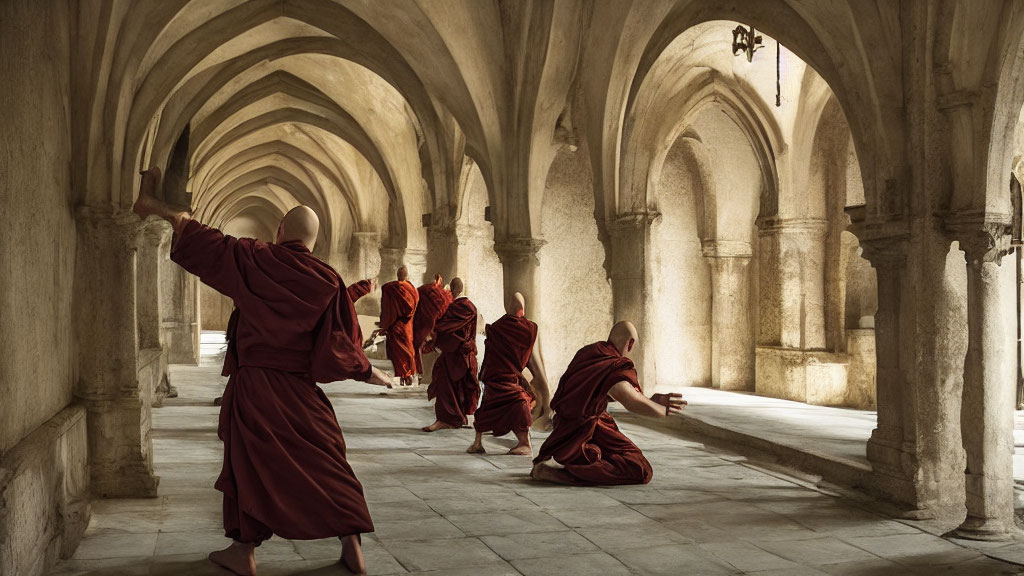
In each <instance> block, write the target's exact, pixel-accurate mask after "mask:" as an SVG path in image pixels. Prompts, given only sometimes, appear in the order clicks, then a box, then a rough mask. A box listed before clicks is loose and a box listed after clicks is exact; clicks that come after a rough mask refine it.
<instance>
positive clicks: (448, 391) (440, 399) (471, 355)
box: [427, 297, 480, 426]
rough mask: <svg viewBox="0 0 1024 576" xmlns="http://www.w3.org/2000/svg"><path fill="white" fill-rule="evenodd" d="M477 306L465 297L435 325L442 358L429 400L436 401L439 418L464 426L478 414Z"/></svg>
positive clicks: (438, 358)
mask: <svg viewBox="0 0 1024 576" xmlns="http://www.w3.org/2000/svg"><path fill="white" fill-rule="evenodd" d="M476 316H477V314H476V306H474V305H473V303H472V302H470V301H469V298H466V297H462V298H459V299H457V300H455V301H454V302H452V304H451V306H449V307H448V310H446V311H445V313H444V316H441V318H439V319H438V321H437V324H436V325H435V326H434V331H435V332H436V333H437V337H436V338H435V340H434V344H435V346H437V349H438V350H440V351H441V355H440V356H438V357H437V361H436V362H434V370H433V372H431V380H430V386H429V387H427V399H428V400H434V399H436V401H435V402H434V414H436V415H437V419H438V420H439V421H441V422H444V423H445V424H449V425H451V426H462V425H463V424H465V423H466V421H467V420H466V416H468V415H470V414H472V413H473V412H474V411H476V404H477V400H478V399H479V397H480V382H479V380H477V377H476V371H477V369H476Z"/></svg>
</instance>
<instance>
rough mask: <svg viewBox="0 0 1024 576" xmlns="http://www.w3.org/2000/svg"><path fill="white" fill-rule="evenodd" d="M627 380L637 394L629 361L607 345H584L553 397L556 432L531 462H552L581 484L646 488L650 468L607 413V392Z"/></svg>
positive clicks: (604, 343) (602, 343) (567, 369)
mask: <svg viewBox="0 0 1024 576" xmlns="http://www.w3.org/2000/svg"><path fill="white" fill-rule="evenodd" d="M622 381H626V382H629V383H630V384H632V385H633V387H634V388H636V389H637V390H640V384H639V381H638V380H637V375H636V368H635V367H634V366H633V361H632V360H630V359H629V358H626V357H624V356H622V355H621V354H619V351H618V350H616V349H615V347H614V346H612V345H611V344H610V343H608V342H595V343H593V344H590V345H587V346H584V347H583V348H580V350H579V351H578V352H576V356H575V357H574V358H573V359H572V362H570V363H569V366H568V367H567V368H566V369H565V374H563V375H562V379H561V380H559V382H558V390H556V391H555V397H554V398H552V399H551V407H552V408H553V409H554V411H555V417H554V420H553V423H554V430H552V431H551V435H550V436H548V438H547V440H545V441H544V444H543V445H542V446H541V447H540V452H539V453H538V454H537V457H536V458H534V459H533V461H534V463H540V462H544V461H545V460H548V459H549V458H553V459H554V460H555V462H557V463H559V464H562V465H563V466H565V471H566V472H568V473H569V475H570V476H572V477H573V478H575V479H576V481H577V482H579V483H580V484H585V485H592V486H614V485H619V484H646V483H648V482H650V481H651V476H652V475H653V471H652V470H651V464H650V463H649V462H648V461H647V459H646V458H644V455H643V453H642V452H641V451H640V449H639V448H637V447H636V445H635V444H633V443H632V442H631V441H630V440H629V438H626V436H625V435H624V434H623V433H622V432H620V431H619V427H618V426H616V424H615V419H614V418H612V416H611V414H609V413H608V402H609V400H610V398H609V396H608V392H609V391H610V390H611V389H612V387H613V386H615V384H617V383H618V382H622Z"/></svg>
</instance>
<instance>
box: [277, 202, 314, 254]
mask: <svg viewBox="0 0 1024 576" xmlns="http://www.w3.org/2000/svg"><path fill="white" fill-rule="evenodd" d="M319 231H320V219H319V218H317V216H316V212H313V209H312V208H310V207H309V206H296V207H295V208H292V209H291V210H289V211H288V213H287V214H285V215H284V218H282V219H281V225H280V226H278V228H277V242H278V244H280V243H282V242H290V241H293V240H298V241H299V242H302V243H303V244H305V245H306V248H309V249H310V250H312V249H313V246H314V245H315V244H316V235H317V233H318V232H319Z"/></svg>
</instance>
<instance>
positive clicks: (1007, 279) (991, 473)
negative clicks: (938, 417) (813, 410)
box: [955, 222, 1017, 540]
mask: <svg viewBox="0 0 1024 576" xmlns="http://www.w3.org/2000/svg"><path fill="white" fill-rule="evenodd" d="M959 236H960V247H961V249H963V251H964V253H965V255H966V257H967V326H968V344H967V360H966V363H965V364H964V387H963V403H962V405H961V413H960V426H961V434H962V435H963V444H964V449H965V450H966V452H967V470H966V484H965V488H966V493H967V519H966V520H965V521H964V523H963V524H961V525H960V527H959V528H958V529H957V530H956V531H955V533H956V535H958V536H960V537H964V538H971V539H979V540H1009V539H1011V538H1012V535H1013V533H1014V531H1015V530H1014V514H1013V451H1014V446H1013V416H1014V408H1015V404H1016V384H1017V379H1016V376H1015V374H1014V368H1015V365H1016V356H1015V351H1014V347H1015V342H1014V340H1015V338H1016V334H1015V332H1016V330H1015V329H1016V322H1015V318H1014V317H1015V316H1016V301H1015V299H1014V292H1015V289H1016V270H1015V269H1014V265H1013V259H1012V258H1006V257H1005V256H1006V255H1007V254H1009V253H1010V252H1011V251H1012V250H1011V249H1010V247H1009V239H1010V237H1009V226H1008V224H998V223H992V224H988V223H987V222H986V225H985V226H984V228H982V229H980V230H975V231H973V232H967V233H965V234H960V235H959Z"/></svg>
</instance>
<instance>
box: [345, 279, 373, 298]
mask: <svg viewBox="0 0 1024 576" xmlns="http://www.w3.org/2000/svg"><path fill="white" fill-rule="evenodd" d="M372 289H373V283H372V282H371V281H369V280H360V281H359V282H356V283H355V284H349V286H348V288H347V289H346V292H348V298H349V300H351V301H352V303H353V304H355V302H356V300H359V299H360V298H362V297H363V296H366V295H367V294H369V293H370V290H372Z"/></svg>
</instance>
